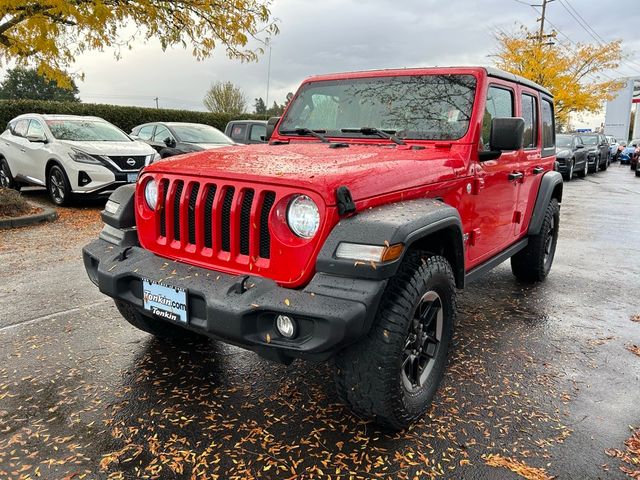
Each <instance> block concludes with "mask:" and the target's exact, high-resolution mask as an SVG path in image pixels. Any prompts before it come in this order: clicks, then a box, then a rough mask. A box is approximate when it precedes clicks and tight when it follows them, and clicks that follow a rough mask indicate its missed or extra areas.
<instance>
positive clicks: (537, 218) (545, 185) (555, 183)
mask: <svg viewBox="0 0 640 480" xmlns="http://www.w3.org/2000/svg"><path fill="white" fill-rule="evenodd" d="M562 188H563V183H562V174H561V173H560V172H547V173H545V174H544V176H543V177H542V181H541V182H540V188H539V189H538V197H537V198H536V203H535V206H534V207H533V213H532V214H531V221H530V222H529V230H528V232H527V233H528V234H529V235H537V234H538V233H540V229H541V228H542V222H543V221H544V215H545V212H546V211H547V205H549V202H550V201H551V199H552V198H555V199H557V200H558V203H560V202H562Z"/></svg>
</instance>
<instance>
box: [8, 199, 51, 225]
mask: <svg viewBox="0 0 640 480" xmlns="http://www.w3.org/2000/svg"><path fill="white" fill-rule="evenodd" d="M31 205H33V204H31ZM36 206H37V207H39V208H42V210H43V211H42V212H40V213H36V214H35V215H23V216H22V217H16V218H7V219H3V220H0V230H4V229H9V228H17V227H26V226H29V225H35V224H37V223H41V222H49V221H51V220H55V219H56V218H58V212H56V211H55V210H54V209H53V208H49V207H43V206H41V205H36Z"/></svg>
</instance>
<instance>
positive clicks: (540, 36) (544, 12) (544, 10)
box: [531, 0, 555, 43]
mask: <svg viewBox="0 0 640 480" xmlns="http://www.w3.org/2000/svg"><path fill="white" fill-rule="evenodd" d="M554 1H555V0H542V5H531V6H532V7H542V13H541V16H540V18H539V19H538V22H540V30H538V43H542V40H543V39H545V38H550V37H553V36H554V35H545V34H544V20H545V17H546V16H547V4H548V3H551V2H554Z"/></svg>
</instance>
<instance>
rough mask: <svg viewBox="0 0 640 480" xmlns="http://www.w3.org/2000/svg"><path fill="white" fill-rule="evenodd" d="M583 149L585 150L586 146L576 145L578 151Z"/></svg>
mask: <svg viewBox="0 0 640 480" xmlns="http://www.w3.org/2000/svg"><path fill="white" fill-rule="evenodd" d="M581 148H584V145H580V144H579V145H576V150H580V149H581Z"/></svg>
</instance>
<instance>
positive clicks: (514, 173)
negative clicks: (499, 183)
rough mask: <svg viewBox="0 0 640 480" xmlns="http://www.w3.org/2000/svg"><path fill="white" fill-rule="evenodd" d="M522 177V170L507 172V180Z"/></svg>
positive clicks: (520, 178)
mask: <svg viewBox="0 0 640 480" xmlns="http://www.w3.org/2000/svg"><path fill="white" fill-rule="evenodd" d="M523 178H524V173H522V172H511V173H510V174H509V181H512V180H522V179H523Z"/></svg>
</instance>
